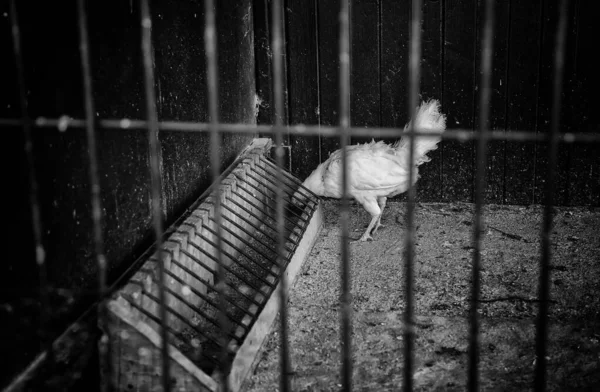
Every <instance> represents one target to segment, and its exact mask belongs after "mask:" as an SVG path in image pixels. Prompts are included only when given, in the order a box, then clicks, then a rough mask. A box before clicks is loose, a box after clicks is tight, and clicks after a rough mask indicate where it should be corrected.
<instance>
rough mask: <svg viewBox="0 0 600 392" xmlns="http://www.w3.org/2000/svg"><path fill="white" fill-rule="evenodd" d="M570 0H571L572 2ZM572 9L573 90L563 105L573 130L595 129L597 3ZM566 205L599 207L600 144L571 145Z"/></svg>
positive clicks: (599, 103)
mask: <svg viewBox="0 0 600 392" xmlns="http://www.w3.org/2000/svg"><path fill="white" fill-rule="evenodd" d="M572 3H573V2H572ZM574 3H576V8H575V10H574V11H573V14H574V16H576V17H577V19H578V21H579V23H578V24H577V38H576V45H577V52H576V53H575V54H574V57H575V61H576V63H575V73H576V74H575V76H574V78H573V79H574V82H573V83H571V84H569V85H567V88H568V89H573V90H574V92H573V95H572V96H571V98H570V99H569V100H568V101H567V102H564V103H563V107H565V108H566V109H571V110H572V112H571V114H570V116H569V117H567V118H565V121H569V122H570V123H571V125H572V127H573V130H574V131H576V132H598V131H599V130H600V117H598V116H595V115H594V113H596V112H597V110H598V108H599V107H600V94H598V89H597V86H600V73H599V72H598V66H597V62H596V61H594V60H592V54H593V53H595V52H596V51H597V50H598V38H597V37H598V36H600V24H599V23H598V16H597V15H598V11H600V4H598V2H589V1H588V2H585V1H576V2H574ZM569 189H570V193H569V198H568V201H569V204H571V205H593V206H600V144H582V143H578V144H574V145H573V146H572V153H571V161H570V171H569Z"/></svg>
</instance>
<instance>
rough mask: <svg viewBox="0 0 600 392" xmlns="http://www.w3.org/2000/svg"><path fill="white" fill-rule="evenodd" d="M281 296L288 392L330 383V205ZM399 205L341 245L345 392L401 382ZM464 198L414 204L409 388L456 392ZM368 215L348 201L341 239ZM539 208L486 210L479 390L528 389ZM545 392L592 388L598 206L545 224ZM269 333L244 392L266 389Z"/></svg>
mask: <svg viewBox="0 0 600 392" xmlns="http://www.w3.org/2000/svg"><path fill="white" fill-rule="evenodd" d="M323 207H324V216H325V221H324V224H323V228H322V232H321V234H320V238H319V239H318V240H317V242H316V244H315V246H314V248H313V250H312V252H311V254H310V256H309V258H308V259H307V261H306V263H305V265H304V266H303V269H302V272H301V274H300V276H299V278H298V280H297V282H296V285H295V287H294V288H293V289H292V291H291V293H290V300H289V331H290V336H289V341H290V345H291V348H292V349H291V352H292V355H291V361H292V372H293V376H292V386H293V390H294V391H337V390H340V386H341V385H340V376H339V374H340V352H341V351H340V335H339V294H340V292H339V290H340V289H339V287H340V274H339V263H340V261H339V258H340V228H339V224H338V219H339V216H338V209H339V202H338V201H325V202H324V203H323ZM405 208H406V205H405V204H404V203H388V207H387V208H386V211H385V213H384V216H383V219H382V223H384V224H387V226H386V227H385V228H383V229H380V231H379V232H378V233H377V234H376V235H375V236H374V238H375V241H374V242H368V243H361V242H355V243H351V245H350V252H351V268H352V293H353V331H354V332H353V342H352V344H353V347H352V349H353V360H354V378H353V383H354V390H357V391H392V390H399V389H400V387H401V385H402V367H403V354H402V353H403V351H402V349H403V337H402V333H403V322H402V317H403V309H404V306H405V302H404V293H403V290H404V273H403V269H404V260H403V235H404V232H405V228H404V223H403V222H404V213H405ZM472 211H473V205H471V204H462V203H461V204H437V203H431V204H418V205H417V212H416V222H417V223H416V226H417V239H416V241H417V247H416V264H415V300H416V303H415V314H416V321H417V330H416V342H415V347H416V351H415V367H414V382H415V386H416V389H417V390H427V391H436V390H464V389H465V385H466V379H467V376H466V374H467V368H468V364H467V363H468V362H467V361H468V354H467V352H468V331H469V328H468V312H469V297H470V287H471V260H472V252H473V251H472V239H471V237H472ZM368 221H369V217H368V214H367V213H366V212H365V211H364V210H363V209H362V207H360V206H359V205H353V206H352V212H351V224H350V230H351V237H354V238H358V237H359V236H360V235H361V234H362V232H363V230H364V229H365V227H366V224H367V223H368ZM541 221H542V208H541V207H539V206H534V207H517V206H494V205H492V206H488V207H487V208H486V210H485V222H486V223H485V230H484V242H483V251H482V272H481V299H482V300H485V301H489V302H482V303H480V304H479V309H480V314H481V339H480V342H481V343H480V344H481V345H480V347H481V354H480V356H481V361H480V374H481V388H482V390H497V391H522V390H529V389H531V385H532V382H533V375H534V363H535V322H536V313H537V303H536V301H535V299H536V297H537V288H538V274H539V267H538V264H539V259H540V256H539V255H540V250H539V248H540V246H539V243H540V241H539V237H540V227H541ZM552 233H553V236H552V241H553V246H552V255H553V256H552V257H553V259H552V263H551V268H552V269H551V279H550V280H551V285H550V290H551V299H552V303H551V304H550V309H549V311H550V321H549V342H548V390H552V391H575V390H577V391H582V390H587V391H592V390H593V391H600V297H599V295H600V279H599V277H600V209H598V208H596V209H589V208H559V209H557V210H556V215H555V219H554V227H553V230H552ZM278 383H279V337H278V333H277V331H273V332H272V333H271V335H270V336H269V338H268V342H267V343H266V345H265V347H264V350H263V352H262V355H261V358H260V362H259V363H258V366H257V368H256V371H255V373H254V375H252V376H251V377H249V379H248V380H247V383H246V387H247V388H246V390H247V391H249V392H250V391H252V392H259V391H265V392H266V391H275V390H277V389H278Z"/></svg>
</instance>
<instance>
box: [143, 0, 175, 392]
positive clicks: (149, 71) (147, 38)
mask: <svg viewBox="0 0 600 392" xmlns="http://www.w3.org/2000/svg"><path fill="white" fill-rule="evenodd" d="M148 3H149V0H142V1H141V2H140V8H141V12H140V18H141V28H142V57H143V68H144V95H145V99H146V117H147V123H148V143H149V149H150V180H151V181H150V182H151V203H152V223H153V227H154V235H155V237H156V242H155V247H156V250H159V249H160V248H161V246H162V236H163V223H162V212H161V205H160V204H161V198H160V188H161V181H160V142H159V140H158V113H157V111H156V97H155V93H154V68H153V65H152V18H151V15H150V5H149V4H148ZM157 253H158V258H159V262H158V270H159V277H158V282H157V283H158V298H159V303H160V312H159V316H160V337H161V347H160V348H161V362H162V363H161V366H162V387H163V390H164V391H165V392H169V391H170V390H171V377H170V375H169V372H170V369H169V351H168V345H169V341H168V338H169V337H168V334H167V325H168V320H167V317H168V315H167V310H166V294H165V259H164V257H163V255H162V252H157Z"/></svg>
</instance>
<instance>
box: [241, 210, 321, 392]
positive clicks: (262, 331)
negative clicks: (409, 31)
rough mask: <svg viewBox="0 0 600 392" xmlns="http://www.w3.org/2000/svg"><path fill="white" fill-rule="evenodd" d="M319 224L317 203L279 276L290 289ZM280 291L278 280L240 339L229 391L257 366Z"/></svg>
mask: <svg viewBox="0 0 600 392" xmlns="http://www.w3.org/2000/svg"><path fill="white" fill-rule="evenodd" d="M322 223H323V211H322V207H321V205H320V204H319V205H318V206H317V209H316V210H315V212H314V214H313V216H312V218H311V220H310V223H309V224H308V227H307V228H306V231H305V232H304V235H303V236H302V239H301V240H300V243H299V244H298V247H297V248H296V251H295V252H294V255H293V256H292V259H291V260H290V263H289V264H288V266H287V268H286V270H285V273H284V277H283V278H284V279H286V281H287V285H288V289H291V288H292V287H293V286H294V283H295V282H296V278H297V276H298V272H300V269H301V267H302V265H303V264H304V261H305V260H306V258H307V257H308V255H309V254H310V250H311V249H312V247H313V245H314V243H315V241H316V239H317V237H318V235H319V232H320V230H321V225H322ZM280 290H281V283H279V284H278V285H277V287H275V290H274V291H273V294H271V297H270V298H269V300H268V301H267V303H266V304H265V306H264V308H263V310H262V311H261V313H260V315H259V316H258V319H257V320H256V322H255V323H254V325H253V326H252V329H251V330H250V332H249V333H248V335H247V336H246V339H244V343H243V344H242V346H241V347H240V349H239V350H238V352H237V354H236V356H235V359H234V360H233V364H232V366H231V372H230V374H229V383H230V388H231V389H232V391H238V390H240V389H243V388H242V387H243V382H244V380H245V379H246V377H247V375H248V374H249V373H250V371H251V370H252V369H254V368H256V366H257V365H258V362H259V360H260V357H261V356H260V355H259V353H260V351H261V350H262V349H263V345H264V344H265V343H266V340H267V337H268V336H269V333H270V332H271V330H272V329H273V327H274V322H275V319H276V317H277V314H278V313H279V308H280V306H281V305H280V303H281V301H280V296H279V291H280Z"/></svg>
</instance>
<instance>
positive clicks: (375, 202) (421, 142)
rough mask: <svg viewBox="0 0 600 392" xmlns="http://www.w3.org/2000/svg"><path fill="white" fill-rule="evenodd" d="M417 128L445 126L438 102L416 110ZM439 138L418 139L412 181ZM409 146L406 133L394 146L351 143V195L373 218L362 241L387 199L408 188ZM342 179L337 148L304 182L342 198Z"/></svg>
mask: <svg viewBox="0 0 600 392" xmlns="http://www.w3.org/2000/svg"><path fill="white" fill-rule="evenodd" d="M409 127H410V123H408V124H407V125H406V126H405V127H404V131H405V132H406V131H407V130H408V129H409ZM415 129H416V130H417V131H420V132H436V133H439V132H443V131H444V130H445V129H446V118H445V116H444V115H443V114H441V112H440V108H439V102H438V101H435V100H432V101H429V102H425V103H422V104H421V106H420V107H419V108H418V110H417V116H416V119H415ZM440 140H441V137H440V136H436V137H427V138H419V137H417V138H416V139H415V147H414V160H413V162H412V164H413V165H414V169H413V175H414V176H413V179H412V183H413V184H414V183H415V182H416V181H417V179H418V166H419V165H421V164H422V163H424V162H428V161H429V158H428V157H427V156H426V154H427V153H428V152H429V151H431V150H435V149H436V148H437V143H438V142H439V141H440ZM409 148H410V144H409V140H408V138H407V137H406V136H404V137H402V139H401V140H399V141H398V142H396V143H394V144H393V145H389V144H386V143H384V142H382V141H380V142H375V141H372V142H371V143H365V144H357V145H353V146H348V148H347V150H346V151H347V162H348V195H349V196H350V197H352V198H354V199H355V200H356V201H357V202H359V203H360V204H361V205H362V206H363V207H364V208H365V210H367V212H368V213H369V214H371V217H372V219H371V222H370V223H369V226H368V227H367V230H366V231H365V233H364V234H363V235H362V237H361V238H360V240H361V241H367V240H369V239H370V240H372V239H373V238H372V237H371V230H372V231H373V234H374V233H375V232H376V231H377V229H378V228H379V227H381V214H382V212H383V209H384V208H385V204H386V201H387V198H388V197H393V196H396V195H398V194H400V193H403V192H406V191H407V190H408V188H409V186H410V184H409V177H408V176H409V167H410V164H411V162H409V153H410V151H409ZM341 180H342V150H337V151H335V152H333V153H332V154H331V155H330V157H329V159H327V161H325V162H323V163H321V164H320V165H319V166H318V167H317V168H316V169H315V170H314V171H313V172H312V173H311V175H310V176H308V178H307V179H306V180H305V181H304V183H303V185H304V186H305V187H306V188H308V189H310V190H311V191H312V192H313V193H315V194H316V195H318V196H324V197H333V198H341V197H342V183H341Z"/></svg>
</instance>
